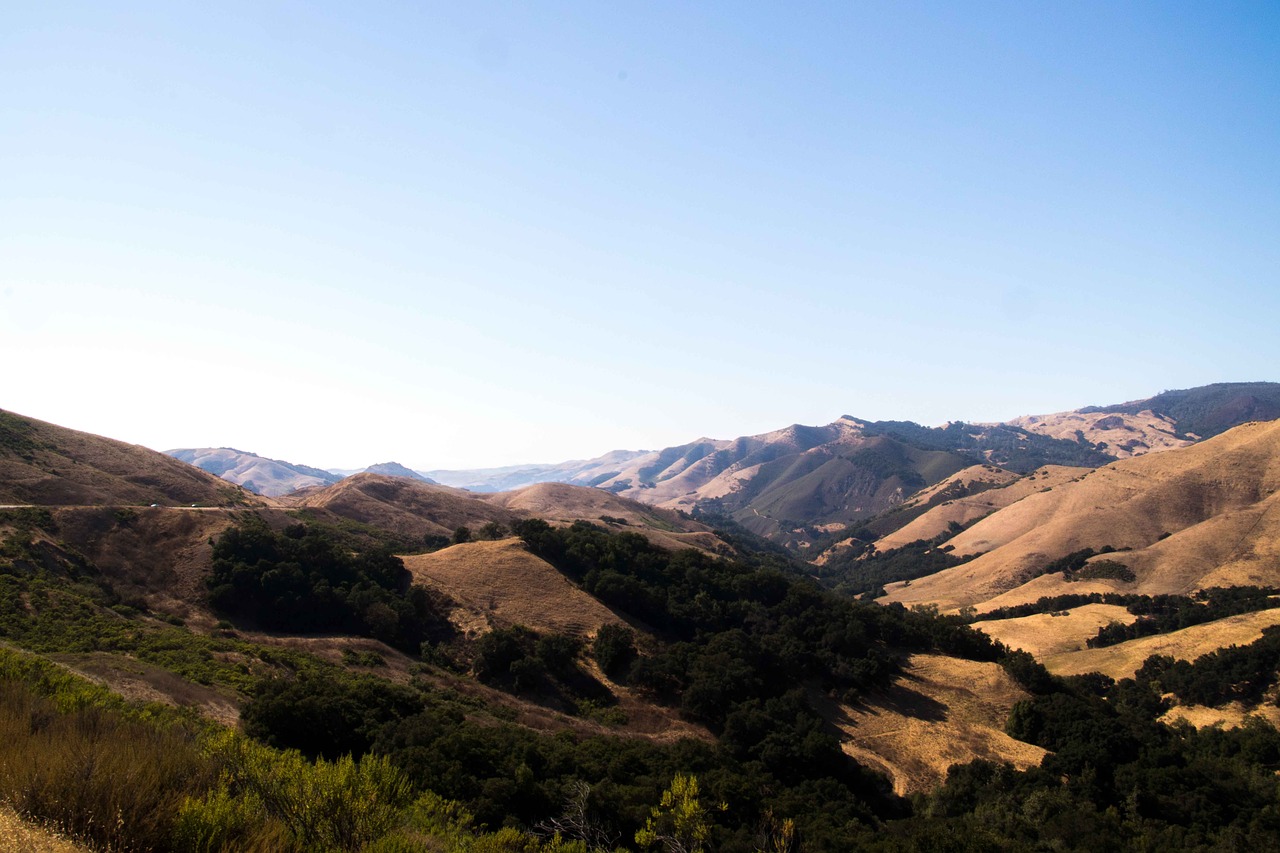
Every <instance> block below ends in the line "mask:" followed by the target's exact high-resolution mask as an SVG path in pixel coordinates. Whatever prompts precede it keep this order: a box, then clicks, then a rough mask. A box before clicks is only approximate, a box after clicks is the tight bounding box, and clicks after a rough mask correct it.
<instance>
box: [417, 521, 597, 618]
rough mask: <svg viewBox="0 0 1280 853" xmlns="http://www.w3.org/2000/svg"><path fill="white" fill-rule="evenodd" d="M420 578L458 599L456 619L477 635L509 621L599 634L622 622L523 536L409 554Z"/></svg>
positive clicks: (418, 579)
mask: <svg viewBox="0 0 1280 853" xmlns="http://www.w3.org/2000/svg"><path fill="white" fill-rule="evenodd" d="M404 564H405V567H406V568H407V569H408V570H409V571H410V572H412V573H413V580H414V583H420V584H423V585H426V586H430V587H433V588H435V589H438V590H440V591H442V592H444V593H445V594H447V595H449V596H450V597H451V598H453V599H454V600H455V601H456V602H458V605H459V607H458V609H457V611H455V613H454V614H453V617H452V618H453V620H454V622H455V624H456V625H457V626H458V627H459V629H460V630H463V631H464V632H466V633H468V634H471V635H475V634H480V633H484V632H485V631H488V630H489V629H490V628H493V627H495V626H503V625H524V626H526V627H529V628H532V629H533V630H535V631H539V632H554V633H560V634H573V635H576V636H580V637H586V636H590V635H594V634H595V632H596V631H597V630H599V628H600V626H601V625H604V624H621V623H622V620H621V619H620V618H619V617H618V616H617V615H615V614H614V613H613V611H612V610H610V609H609V608H607V607H605V606H604V605H603V604H601V603H600V602H598V601H596V600H595V599H594V598H592V597H591V596H590V595H587V594H586V593H585V592H583V591H582V590H580V589H578V588H577V587H576V586H574V585H573V584H572V583H570V582H569V581H568V579H566V578H565V577H564V575H562V574H560V572H558V571H557V570H556V569H555V567H554V566H552V565H551V564H550V563H548V562H546V561H545V560H543V559H541V558H539V557H535V556H534V555H533V554H530V553H529V552H528V551H527V550H525V547H524V543H523V542H521V541H520V540H519V539H503V540H499V541H496V542H468V543H465V544H462V545H454V546H452V547H449V548H445V549H443V550H441V551H436V552H435V553H432V554H420V555H417V556H411V557H405V558H404Z"/></svg>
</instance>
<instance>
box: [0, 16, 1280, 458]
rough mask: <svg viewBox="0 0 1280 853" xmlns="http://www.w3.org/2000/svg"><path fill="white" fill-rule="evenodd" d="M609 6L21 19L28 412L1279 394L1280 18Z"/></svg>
mask: <svg viewBox="0 0 1280 853" xmlns="http://www.w3.org/2000/svg"><path fill="white" fill-rule="evenodd" d="M611 5H612V4H588V3H556V4H532V5H529V6H514V7H511V6H499V5H491V4H484V3H475V4H439V5H436V4H426V5H422V6H414V7H407V6H405V5H402V4H382V3H369V4H359V6H358V7H355V6H349V5H346V4H332V3H320V4H315V5H312V6H308V7H307V8H306V10H305V11H303V10H301V9H300V8H296V7H293V6H291V5H285V4H272V3H247V2H246V3H234V2H233V3H227V4H215V7H209V8H198V7H194V6H188V4H146V3H128V2H125V3H119V4H95V3H87V2H84V3H77V2H69V3H59V4H25V5H22V6H19V7H16V8H14V9H11V10H8V11H7V13H6V24H5V27H4V28H3V29H0V92H2V93H3V95H0V174H3V176H4V177H3V180H0V360H2V363H3V365H4V374H3V379H0V408H4V409H8V410H11V411H17V412H20V413H22V414H25V415H30V416H32V417H36V418H40V419H43V420H47V421H52V422H54V423H59V424H62V425H65V426H69V427H72V428H76V429H82V430H86V431H89V432H94V433H98V434H102V435H107V436H110V437H113V438H117V439H121V440H124V441H129V442H134V443H138V444H143V445H146V446H149V447H152V448H155V449H158V450H163V449H169V448H174V447H202V446H232V447H237V448H240V449H243V450H248V451H252V452H254V453H258V454H260V455H263V456H268V457H273V458H282V459H287V460H289V461H292V462H299V463H304V464H308V465H314V466H317V467H334V468H362V467H364V466H366V465H369V464H372V463H375V462H380V461H387V460H392V459H394V460H396V461H399V462H401V463H403V464H405V465H408V466H410V467H412V468H415V469H418V470H429V469H440V468H452V469H458V468H478V467H494V466H501V465H509V464H518V463H533V462H538V463H553V462H560V461H564V460H566V459H582V458H590V457H593V456H596V455H599V454H601V453H604V452H607V451H609V450H613V449H619V448H626V449H640V448H649V449H652V448H659V447H663V446H668V445H675V444H682V443H685V442H687V441H690V440H692V439H694V438H696V437H698V436H701V435H707V436H711V437H714V438H732V437H735V436H738V435H746V434H755V433H760V432H766V431H769V430H772V429H777V428H780V427H783V426H786V425H788V424H791V423H797V422H798V423H806V424H822V423H828V422H830V421H832V420H834V419H835V418H837V417H839V416H840V415H842V414H850V415H853V416H856V417H860V418H865V419H870V420H881V419H902V420H914V421H917V422H920V423H924V424H928V425H936V424H940V423H943V422H945V421H947V420H968V421H997V420H1005V419H1008V418H1011V417H1014V416H1017V415H1021V414H1034V413H1045V412H1053V411H1061V410H1065V409H1072V408H1077V407H1080V406H1084V405H1090V404H1107V403H1115V402H1121V401H1125V400H1130V399H1136V398H1142V397H1147V396H1151V395H1153V394H1156V393H1158V392H1160V391H1161V390H1165V389H1169V388H1185V387H1192V386H1196V385H1201V384H1207V383H1210V382H1219V381H1250V380H1265V379H1276V378H1277V377H1275V376H1274V375H1268V374H1270V373H1272V371H1273V370H1274V365H1276V364H1280V335H1277V334H1276V333H1275V319H1276V317H1280V282H1278V281H1277V271H1280V241H1278V240H1276V239H1275V235H1276V234H1280V158H1278V156H1277V152H1280V111H1278V110H1276V109H1275V105H1276V103H1277V99H1278V98H1280V62H1276V61H1275V58H1276V56H1277V54H1278V53H1280V11H1278V10H1277V9H1276V8H1272V7H1267V6H1265V5H1236V4H1159V3H1151V4H1144V3H1139V4H1125V5H1124V7H1123V8H1116V7H1114V6H1113V5H1112V4H1077V3H1063V4H1035V5H1028V4H1021V3H1008V4H1005V3H981V4H946V5H945V6H943V5H939V6H929V5H923V6H913V7H910V8H906V7H899V6H897V5H896V4H894V5H883V6H873V7H870V8H866V7H862V8H853V7H852V4H842V3H830V4H823V3H814V4H806V5H804V6H791V5H789V4H788V6H787V7H786V8H783V7H782V6H778V7H774V8H767V7H754V6H742V5H741V4H729V3H727V2H725V3H708V4H697V5H696V6H690V5H689V4H676V3H670V4H667V3H658V4H645V5H644V6H643V7H635V8H610V6H611ZM180 7H181V8H180Z"/></svg>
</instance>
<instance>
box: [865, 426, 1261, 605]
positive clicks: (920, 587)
mask: <svg viewBox="0 0 1280 853" xmlns="http://www.w3.org/2000/svg"><path fill="white" fill-rule="evenodd" d="M1278 492H1280V421H1272V422H1268V423H1253V424H1245V425H1243V426H1240V427H1236V428H1235V429H1233V430H1231V431H1229V432H1226V433H1223V434H1222V435H1220V436H1217V437H1215V438H1212V439H1209V440H1208V441H1204V442H1201V443H1199V444H1195V445H1192V446H1190V447H1185V448H1180V449H1176V450H1168V451H1165V452H1162V453H1153V454H1147V455H1145V456H1139V457H1135V458H1133V459H1125V460H1121V461H1119V462H1115V463H1113V464H1111V465H1108V466H1106V467H1104V468H1100V469H1098V470H1096V471H1093V472H1092V473H1090V474H1088V475H1086V476H1085V477H1084V478H1083V479H1081V480H1079V481H1078V482H1073V483H1067V484H1065V485H1063V486H1060V487H1058V488H1054V489H1052V490H1051V491H1049V492H1044V493H1037V494H1033V495H1030V496H1028V497H1026V498H1024V499H1023V500H1021V501H1018V502H1017V503H1015V504H1013V505H1012V506H1009V507H1007V508H1005V509H1003V510H1001V511H999V512H997V513H995V514H994V515H992V516H990V517H988V518H986V519H984V520H982V521H980V522H978V523H977V524H975V525H974V526H973V527H971V528H969V529H968V530H966V531H964V532H963V533H961V534H959V535H958V536H956V537H954V538H953V539H951V540H950V541H949V543H948V544H950V545H952V546H953V547H954V549H955V552H956V553H959V554H982V556H980V557H978V558H977V559H974V560H970V561H969V562H966V563H964V564H963V565H960V566H956V567H955V568H952V569H947V570H945V571H942V572H939V573H937V574H935V575H931V576H929V577H927V578H921V579H920V580H917V581H914V582H912V583H911V584H910V585H904V584H894V585H892V586H891V587H890V589H889V594H888V596H887V598H888V600H890V601H901V602H903V603H906V604H912V603H921V602H929V603H934V604H937V605H939V606H940V607H942V608H943V609H948V608H956V607H961V606H964V605H970V604H972V605H982V604H983V603H984V602H992V600H994V599H997V596H1004V597H1003V598H1000V599H998V600H999V601H1000V603H1004V604H1008V603H1014V602H1015V601H1017V600H1034V598H1036V597H1039V596H1041V595H1052V594H1055V593H1057V592H1063V591H1072V592H1086V591H1089V589H1090V588H1094V589H1123V590H1125V591H1130V592H1140V593H1146V594H1159V593H1186V592H1189V591H1191V590H1193V589H1196V588H1198V587H1201V586H1208V585H1215V584H1216V585H1223V584H1230V583H1236V584H1239V583H1265V584H1274V583H1280V571H1277V562H1276V556H1277V554H1280V546H1277V542H1280V496H1278V495H1277V493H1278ZM1197 528H1198V529H1197ZM1107 545H1110V546H1113V547H1116V548H1132V549H1134V550H1133V552H1132V553H1126V554H1122V555H1114V554H1113V555H1109V556H1108V557H1107V559H1113V560H1119V561H1121V562H1123V563H1125V564H1127V565H1128V566H1129V567H1130V568H1131V569H1132V570H1133V571H1134V573H1135V574H1136V575H1137V581H1136V583H1131V584H1122V583H1120V582H1119V581H1108V582H1102V583H1100V584H1099V583H1091V584H1087V585H1086V584H1067V583H1066V582H1065V581H1064V580H1063V579H1061V577H1060V576H1059V577H1057V578H1048V577H1041V578H1037V579H1036V580H1035V581H1033V582H1032V584H1030V585H1028V588H1027V589H1025V590H1018V588H1019V587H1021V586H1022V585H1023V584H1025V583H1026V582H1027V580H1028V578H1030V577H1031V576H1032V575H1034V574H1036V573H1037V571H1038V570H1039V569H1040V568H1042V567H1043V566H1045V565H1046V564H1047V563H1049V562H1050V561H1052V560H1054V559H1056V558H1058V557H1061V556H1063V555H1065V554H1068V553H1070V552H1073V551H1077V550H1080V549H1082V548H1086V547H1089V548H1093V549H1095V550H1098V549H1101V548H1102V547H1104V546H1107ZM1012 590H1018V592H1017V593H1015V594H1013V595H1009V596H1006V595H1005V594H1006V593H1010V592H1011V591H1012Z"/></svg>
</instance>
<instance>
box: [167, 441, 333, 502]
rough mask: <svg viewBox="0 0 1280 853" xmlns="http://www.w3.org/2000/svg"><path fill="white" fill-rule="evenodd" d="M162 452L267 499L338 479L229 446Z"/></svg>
mask: <svg viewBox="0 0 1280 853" xmlns="http://www.w3.org/2000/svg"><path fill="white" fill-rule="evenodd" d="M165 453H166V454H168V455H169V456H172V457H173V458H175V459H181V460H182V461H183V462H186V463H189V464H191V465H195V466H196V467H197V468H200V469H201V470H204V471H208V472H209V473H210V474H213V475H215V476H218V477H221V478H222V479H224V480H227V481H228V482H231V483H236V484H238V485H240V486H243V487H244V488H246V489H248V490H249V491H251V492H255V493H257V494H259V495H267V496H268V497H278V496H279V495H287V494H289V493H290V492H294V491H297V490H298V489H305V488H307V487H309V486H328V485H331V484H333V483H336V482H338V480H340V479H342V478H341V477H340V476H339V475H337V474H333V473H330V472H329V471H323V470H321V469H319V468H311V467H309V466H307V465H297V464H294V463H292V462H285V461H283V460H280V459H267V458H266V457H264V456H258V455H257V454H254V453H247V452H245V451H243V450H236V449H235V448H232V447H197V448H183V449H178V450H166V451H165Z"/></svg>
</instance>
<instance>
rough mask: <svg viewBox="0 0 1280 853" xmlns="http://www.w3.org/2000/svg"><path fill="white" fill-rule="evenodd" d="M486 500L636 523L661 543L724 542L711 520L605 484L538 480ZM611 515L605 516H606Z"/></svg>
mask: <svg viewBox="0 0 1280 853" xmlns="http://www.w3.org/2000/svg"><path fill="white" fill-rule="evenodd" d="M478 497H480V498H481V499H482V500H484V501H486V502H488V503H491V504H494V505H496V506H501V507H505V508H507V509H509V510H512V511H513V512H517V513H520V514H521V515H527V516H533V517H536V518H544V519H546V520H548V521H560V522H572V521H575V520H578V519H583V520H585V521H590V522H592V523H593V524H601V523H604V524H605V525H606V526H608V527H609V528H610V529H611V530H614V531H619V530H627V529H630V528H634V529H635V530H636V532H638V533H642V534H644V536H646V537H647V538H648V539H649V541H650V542H652V543H653V544H655V545H657V546H658V547H660V548H667V549H671V550H679V549H681V548H697V549H699V550H703V551H709V552H717V551H720V550H723V549H724V547H725V545H724V543H723V542H722V541H720V539H719V538H717V537H716V535H715V534H714V533H712V532H711V529H710V528H708V527H707V526H706V525H704V524H701V523H699V522H697V521H694V520H693V519H691V518H688V517H685V516H682V515H681V514H680V513H678V512H675V511H673V510H669V509H662V508H660V507H655V506H649V505H647V504H642V503H639V502H637V501H633V500H627V499H626V498H620V497H618V496H617V495H614V494H611V493H610V492H606V491H603V490H601V489H593V488H588V487H586V486H571V485H568V484H566V483H538V484H537V485H533V486H527V487H525V488H523V489H517V490H515V491H512V492H497V493H491V494H486V495H479V496H478ZM606 516H607V517H608V518H609V519H611V520H610V521H607V522H606V521H604V517H606Z"/></svg>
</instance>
